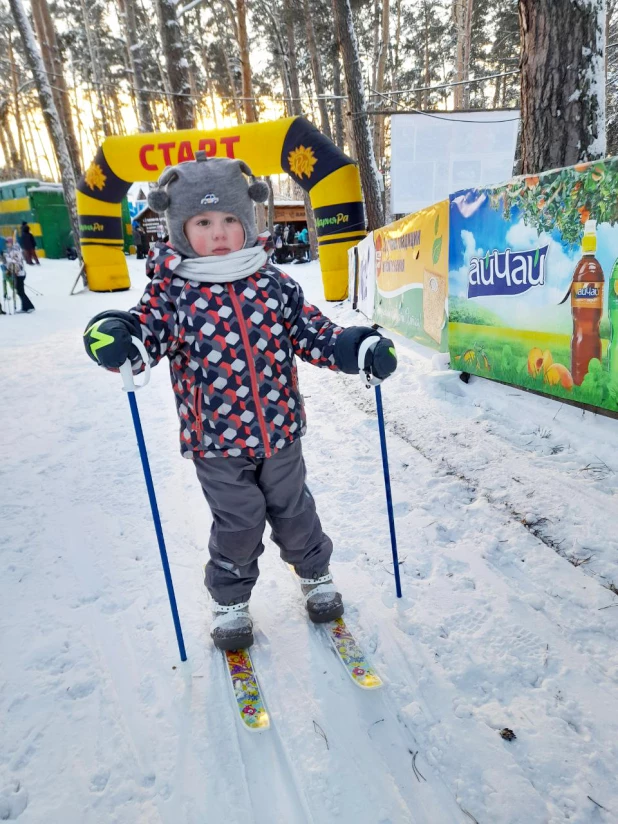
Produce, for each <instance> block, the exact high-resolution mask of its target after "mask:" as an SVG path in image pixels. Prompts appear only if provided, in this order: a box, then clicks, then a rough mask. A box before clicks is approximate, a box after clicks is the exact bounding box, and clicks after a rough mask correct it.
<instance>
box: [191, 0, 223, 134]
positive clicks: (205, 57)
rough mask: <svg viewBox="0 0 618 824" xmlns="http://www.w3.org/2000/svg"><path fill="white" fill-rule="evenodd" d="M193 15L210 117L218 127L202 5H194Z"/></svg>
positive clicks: (217, 127) (216, 127)
mask: <svg viewBox="0 0 618 824" xmlns="http://www.w3.org/2000/svg"><path fill="white" fill-rule="evenodd" d="M195 15H196V20H197V30H198V32H199V38H200V51H201V54H202V65H203V66H204V74H205V75H206V83H207V84H208V93H209V95H210V106H211V109H212V117H213V120H214V121H215V129H217V130H218V129H219V118H218V116H217V103H216V100H215V88H214V84H213V82H212V75H211V73H210V65H209V63H208V51H207V48H206V42H205V40H204V25H203V23H202V7H201V6H196V8H195Z"/></svg>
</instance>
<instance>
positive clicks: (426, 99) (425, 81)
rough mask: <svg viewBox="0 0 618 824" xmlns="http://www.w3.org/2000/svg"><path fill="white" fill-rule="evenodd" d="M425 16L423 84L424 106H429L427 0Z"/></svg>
mask: <svg viewBox="0 0 618 824" xmlns="http://www.w3.org/2000/svg"><path fill="white" fill-rule="evenodd" d="M423 16H424V18H425V54H424V59H423V63H424V69H425V70H424V72H423V78H424V79H423V86H425V88H426V91H424V92H423V108H424V109H428V108H429V89H428V87H429V86H430V85H431V69H430V66H429V8H428V6H427V0H425V2H424V3H423Z"/></svg>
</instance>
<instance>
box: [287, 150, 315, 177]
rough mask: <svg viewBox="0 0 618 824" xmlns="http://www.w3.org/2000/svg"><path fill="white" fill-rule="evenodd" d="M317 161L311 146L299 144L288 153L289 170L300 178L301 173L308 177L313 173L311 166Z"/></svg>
mask: <svg viewBox="0 0 618 824" xmlns="http://www.w3.org/2000/svg"><path fill="white" fill-rule="evenodd" d="M317 162H318V161H317V158H316V156H315V155H314V153H313V149H312V148H311V146H306V147H305V146H299V147H298V148H297V149H294V151H292V152H290V153H289V155H288V163H289V164H290V170H291V171H292V173H293V174H295V175H296V176H297V177H300V178H302V176H303V175H306V176H307V178H310V177H311V175H312V174H313V167H314V166H315V164H316V163H317Z"/></svg>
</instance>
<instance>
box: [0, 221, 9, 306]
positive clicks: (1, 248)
mask: <svg viewBox="0 0 618 824" xmlns="http://www.w3.org/2000/svg"><path fill="white" fill-rule="evenodd" d="M5 251H6V239H5V237H4V235H0V272H1V273H2V289H3V294H2V297H3V299H4V300H6V298H7V297H8V295H7V289H6V262H5V260H4V253H5ZM0 315H6V312H5V311H4V309H3V308H2V305H1V304H0Z"/></svg>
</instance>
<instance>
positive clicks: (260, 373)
mask: <svg viewBox="0 0 618 824" xmlns="http://www.w3.org/2000/svg"><path fill="white" fill-rule="evenodd" d="M244 175H247V176H249V177H250V181H251V182H250V185H249V184H248V183H247V180H246V178H245V176H244ZM267 196H268V189H267V186H266V184H265V183H263V182H261V181H255V179H254V178H253V177H252V175H251V170H250V169H249V167H248V166H247V165H246V164H245V163H244V162H243V161H241V160H232V159H227V158H212V159H207V157H206V154H205V153H204V152H197V153H196V159H195V161H189V162H186V163H181V164H179V165H177V166H172V167H168V168H167V169H166V170H165V171H164V172H163V174H162V175H161V177H160V178H159V186H158V188H156V189H154V190H152V191H151V192H150V194H149V197H148V202H149V205H150V207H151V208H152V209H153V210H154V211H156V212H158V213H160V214H161V213H165V217H166V221H167V226H168V229H169V243H168V244H167V245H164V244H160V245H159V252H160V254H159V256H158V259H157V261H156V268H155V274H154V277H153V280H152V282H151V283H150V284H149V285H148V286H147V287H146V291H145V292H144V295H143V296H142V298H141V300H140V302H139V303H138V305H137V306H135V307H134V308H133V309H131V310H130V311H129V312H122V311H118V310H109V311H106V312H101V313H100V314H98V315H96V317H94V318H93V319H92V320H91V322H90V323H89V324H88V327H87V329H86V331H85V333H84V343H85V346H86V351H87V353H88V355H89V356H90V357H91V358H92V359H93V360H95V361H96V362H97V363H99V364H100V365H101V366H104V367H106V368H107V369H117V368H118V367H119V366H120V365H121V364H122V363H124V362H125V360H126V359H127V358H130V360H131V363H132V365H133V371H134V372H138V371H140V369H143V366H144V365H143V363H142V361H141V358H140V356H139V354H138V352H137V350H136V348H135V346H133V344H132V343H131V336H132V335H134V336H136V337H138V338H139V339H141V340H142V341H143V343H144V346H145V347H146V350H147V352H148V354H149V357H150V362H151V364H152V365H154V364H156V363H158V361H159V360H161V358H162V357H163V356H167V357H168V359H169V361H170V372H171V380H172V387H173V389H174V393H175V396H176V406H177V411H178V417H179V419H180V445H181V452H182V454H183V455H184V456H185V457H187V458H190V459H192V460H193V462H194V464H195V468H196V471H197V476H198V479H199V481H200V484H201V486H202V489H203V492H204V496H205V497H206V500H207V501H208V503H209V505H210V509H211V511H212V517H213V524H212V528H211V534H210V541H209V551H210V560H209V562H208V564H207V565H206V577H205V584H206V587H207V588H208V591H209V592H210V594H211V596H212V598H213V600H214V602H215V604H214V620H213V622H212V626H211V637H212V639H213V641H214V644H215V646H217V647H218V648H220V649H239V648H245V647H248V646H250V645H251V644H252V643H253V625H252V621H251V617H250V615H249V596H250V595H251V591H252V589H253V586H254V585H255V582H256V580H257V577H258V558H259V556H260V555H261V554H262V552H263V550H264V545H263V543H262V536H263V532H264V527H265V524H266V521H268V523H269V524H270V526H271V528H272V538H273V540H274V541H275V543H277V545H278V546H279V548H280V551H281V557H282V558H283V559H284V560H285V561H287V562H288V563H289V564H291V565H292V566H293V567H294V569H295V570H296V572H297V573H298V576H299V578H300V583H301V588H302V591H303V593H304V596H305V599H306V608H307V611H308V613H309V617H310V619H311V620H312V621H314V622H316V623H320V622H325V621H331V620H333V619H335V618H338V617H340V616H341V615H342V614H343V603H342V599H341V595H340V594H339V593H338V592H337V590H336V588H335V586H334V584H333V579H332V575H331V573H330V572H329V561H330V557H331V554H332V550H333V545H332V542H331V540H330V538H329V537H328V536H327V535H326V534H325V533H324V532H323V531H322V526H321V524H320V519H319V518H318V515H317V513H316V508H315V502H314V500H313V497H312V496H311V493H310V492H309V490H308V488H307V486H306V485H305V475H306V473H305V464H304V461H303V456H302V451H301V442H300V437H301V435H303V434H304V432H305V428H306V423H305V414H304V410H303V404H302V396H301V395H300V392H299V388H298V376H297V371H296V364H295V358H294V356H295V355H297V356H298V357H300V358H302V359H303V360H305V361H308V362H310V363H313V364H315V365H316V366H321V367H327V368H329V369H333V370H340V371H343V372H347V373H349V374H355V373H358V371H359V369H358V349H359V345H360V343H361V341H362V340H363V339H364V338H366V337H368V336H370V335H375V334H376V333H375V331H374V330H373V329H370V328H366V327H350V328H348V329H343V328H341V327H339V326H337V325H336V324H334V323H332V321H330V320H329V319H328V318H326V317H325V316H324V315H322V314H321V313H320V312H319V310H318V309H316V308H315V307H314V306H312V305H310V304H309V303H306V302H305V300H304V298H303V292H302V290H301V288H300V286H299V285H298V284H297V283H296V282H295V281H294V280H292V279H291V278H290V277H288V276H287V275H286V274H284V273H283V272H281V271H280V270H279V269H277V268H276V267H274V266H272V265H271V264H269V263H267V252H266V251H264V249H263V247H262V246H261V245H259V244H256V241H257V227H256V224H255V215H254V204H253V201H257V202H263V201H265V200H266V198H267ZM396 365H397V361H396V357H395V351H394V347H393V343H392V341H390V340H388V339H386V338H380V340H379V342H377V343H376V344H374V345H373V347H372V348H371V350H370V351H369V352H368V353H367V356H366V362H365V368H366V369H367V370H369V371H371V373H372V374H373V375H375V376H376V377H378V378H386V377H388V376H389V375H390V374H392V372H393V371H394V370H395V368H396Z"/></svg>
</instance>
